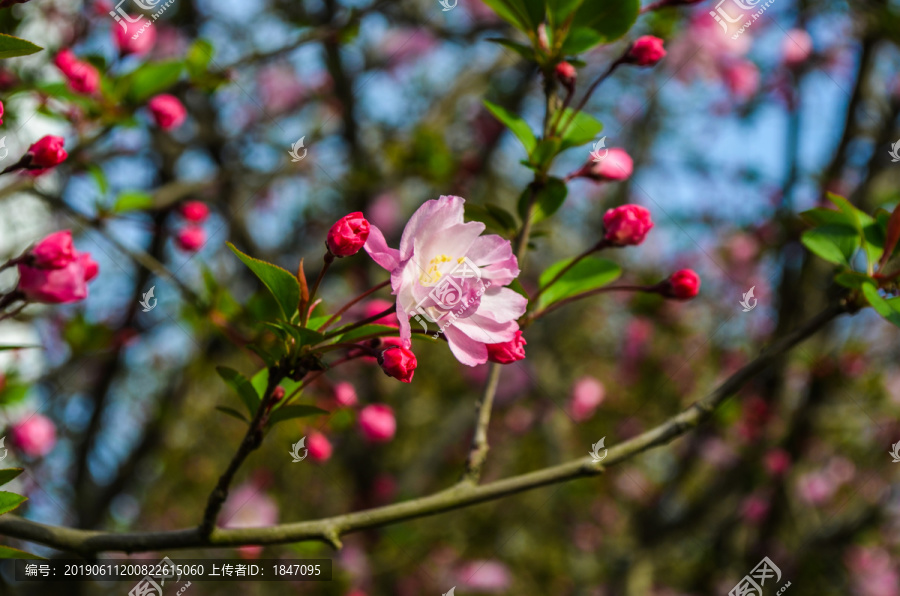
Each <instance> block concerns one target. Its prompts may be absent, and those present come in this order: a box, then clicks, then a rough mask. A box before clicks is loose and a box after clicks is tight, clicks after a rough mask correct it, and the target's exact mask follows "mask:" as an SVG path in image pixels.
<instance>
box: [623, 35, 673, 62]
mask: <svg viewBox="0 0 900 596" xmlns="http://www.w3.org/2000/svg"><path fill="white" fill-rule="evenodd" d="M665 56H666V50H665V48H663V40H661V39H660V38H658V37H654V36H652V35H644V36H643V37H639V38H637V39H636V40H634V43H632V44H631V47H630V48H628V52H626V53H625V58H624V61H625V63H626V64H635V65H637V66H653V65H654V64H656V63H657V62H659V61H660V60H662V59H663V58H665Z"/></svg>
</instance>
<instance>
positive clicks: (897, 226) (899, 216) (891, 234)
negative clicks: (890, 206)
mask: <svg viewBox="0 0 900 596" xmlns="http://www.w3.org/2000/svg"><path fill="white" fill-rule="evenodd" d="M898 241H900V203H897V206H896V207H894V212H893V213H891V217H890V219H889V220H888V223H887V231H886V232H885V241H884V250H883V251H882V253H881V257H880V258H879V259H878V265H879V267H883V266H884V264H885V263H887V261H888V259H889V258H890V257H891V255H892V254H893V252H894V248H896V247H897V242H898Z"/></svg>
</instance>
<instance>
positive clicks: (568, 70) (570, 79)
mask: <svg viewBox="0 0 900 596" xmlns="http://www.w3.org/2000/svg"><path fill="white" fill-rule="evenodd" d="M577 78H578V72H577V71H576V70H575V67H574V66H572V65H571V64H569V63H568V62H560V63H559V64H557V65H556V80H558V81H559V82H560V84H561V85H562V86H563V87H565V88H566V90H567V91H568V92H569V93H571V92H572V91H573V90H574V89H575V80H576V79H577Z"/></svg>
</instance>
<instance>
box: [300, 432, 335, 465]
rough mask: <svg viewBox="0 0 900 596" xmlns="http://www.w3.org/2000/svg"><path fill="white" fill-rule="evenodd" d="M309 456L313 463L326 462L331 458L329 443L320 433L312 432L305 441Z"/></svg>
mask: <svg viewBox="0 0 900 596" xmlns="http://www.w3.org/2000/svg"><path fill="white" fill-rule="evenodd" d="M306 448H307V449H309V456H310V457H311V458H313V460H315V461H327V460H328V459H330V458H331V451H332V449H331V442H330V441H329V440H328V437H326V436H325V435H323V434H322V433H320V432H316V431H312V432H311V433H309V437H307V439H306Z"/></svg>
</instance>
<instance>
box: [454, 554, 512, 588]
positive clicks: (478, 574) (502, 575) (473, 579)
mask: <svg viewBox="0 0 900 596" xmlns="http://www.w3.org/2000/svg"><path fill="white" fill-rule="evenodd" d="M456 578H457V579H456V582H457V585H460V586H464V587H465V588H467V589H469V590H475V591H477V592H491V593H505V592H506V591H507V590H508V589H509V587H510V584H511V583H512V578H511V577H510V573H509V569H507V567H506V565H504V564H503V563H499V562H497V561H472V562H470V563H466V564H464V565H463V566H461V567H460V568H459V569H458V570H457V571H456Z"/></svg>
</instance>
